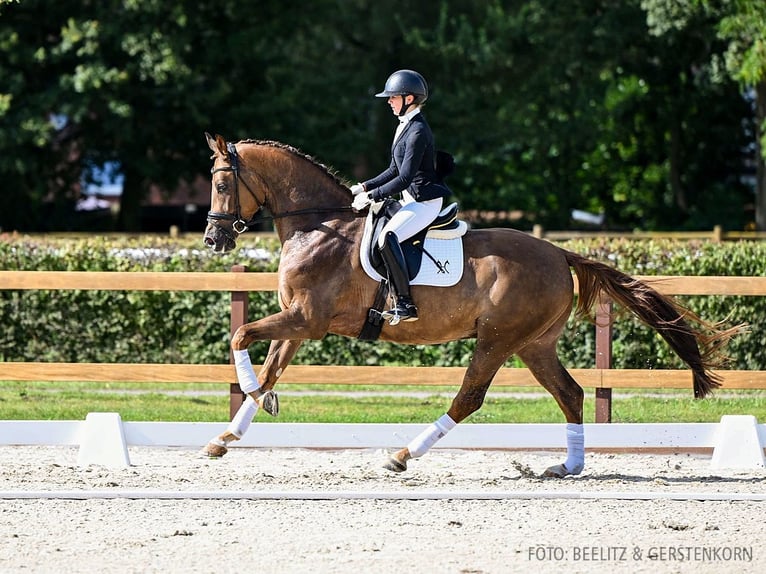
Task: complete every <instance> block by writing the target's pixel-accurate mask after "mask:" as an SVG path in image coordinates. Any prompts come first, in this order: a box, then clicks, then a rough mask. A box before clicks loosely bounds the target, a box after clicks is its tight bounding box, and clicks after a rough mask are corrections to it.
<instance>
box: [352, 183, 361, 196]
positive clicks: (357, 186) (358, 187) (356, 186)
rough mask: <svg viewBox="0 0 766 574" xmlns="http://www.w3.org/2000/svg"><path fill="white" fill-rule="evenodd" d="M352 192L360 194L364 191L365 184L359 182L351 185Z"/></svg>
mask: <svg viewBox="0 0 766 574" xmlns="http://www.w3.org/2000/svg"><path fill="white" fill-rule="evenodd" d="M351 193H353V194H354V196H357V195H359V194H360V193H364V186H363V185H362V184H361V183H357V184H354V185H352V186H351Z"/></svg>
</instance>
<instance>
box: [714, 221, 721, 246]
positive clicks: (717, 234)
mask: <svg viewBox="0 0 766 574" xmlns="http://www.w3.org/2000/svg"><path fill="white" fill-rule="evenodd" d="M721 241H723V227H721V226H720V225H716V226H715V227H713V243H721Z"/></svg>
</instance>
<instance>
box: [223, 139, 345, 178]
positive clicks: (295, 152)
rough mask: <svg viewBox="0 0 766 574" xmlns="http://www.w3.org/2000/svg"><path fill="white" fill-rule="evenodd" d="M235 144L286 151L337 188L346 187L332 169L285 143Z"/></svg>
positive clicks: (251, 141) (255, 141)
mask: <svg viewBox="0 0 766 574" xmlns="http://www.w3.org/2000/svg"><path fill="white" fill-rule="evenodd" d="M237 143H241V144H253V145H261V146H268V147H275V148H277V149H283V150H285V151H287V152H289V153H291V154H293V155H296V156H298V157H300V158H302V159H304V160H306V161H307V162H309V163H310V164H311V165H313V166H314V167H316V168H318V169H319V170H320V171H322V172H323V173H325V174H327V176H328V177H329V178H330V179H332V180H333V181H334V182H335V183H336V184H338V185H339V186H341V187H348V182H346V181H345V180H344V179H343V178H341V177H340V176H339V175H338V174H337V172H336V171H335V170H334V169H333V168H331V167H328V166H326V165H325V164H323V163H321V162H319V161H317V160H316V159H315V158H314V157H312V156H310V155H309V154H307V153H304V152H302V151H301V150H299V149H298V148H295V147H293V146H291V145H288V144H285V143H282V142H278V141H273V140H252V139H250V140H240V141H239V142H237Z"/></svg>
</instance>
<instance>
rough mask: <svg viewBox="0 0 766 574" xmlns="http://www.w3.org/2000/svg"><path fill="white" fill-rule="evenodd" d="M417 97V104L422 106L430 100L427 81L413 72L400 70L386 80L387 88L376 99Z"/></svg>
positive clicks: (376, 95)
mask: <svg viewBox="0 0 766 574" xmlns="http://www.w3.org/2000/svg"><path fill="white" fill-rule="evenodd" d="M410 94H411V95H413V96H415V102H414V103H415V104H422V103H423V102H425V101H426V100H427V99H428V84H426V79H425V78H424V77H423V76H421V75H420V74H418V73H417V72H415V71H413V70H398V71H396V72H394V73H393V74H391V75H390V76H389V77H388V79H387V80H386V86H385V87H384V88H383V91H382V92H380V93H379V94H375V97H376V98H388V97H391V96H407V95H410Z"/></svg>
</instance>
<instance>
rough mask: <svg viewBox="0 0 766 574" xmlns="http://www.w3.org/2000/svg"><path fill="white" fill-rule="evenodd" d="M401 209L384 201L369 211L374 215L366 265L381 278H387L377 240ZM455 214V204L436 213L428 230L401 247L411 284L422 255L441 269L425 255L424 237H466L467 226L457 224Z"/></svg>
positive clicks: (438, 265) (406, 241)
mask: <svg viewBox="0 0 766 574" xmlns="http://www.w3.org/2000/svg"><path fill="white" fill-rule="evenodd" d="M401 207H402V204H401V203H399V202H398V201H396V200H395V199H391V198H387V199H385V200H383V202H382V205H381V206H380V207H379V209H377V212H375V211H374V210H372V209H371V210H370V211H373V214H372V234H371V235H370V242H369V245H368V249H369V261H370V264H371V265H372V267H373V269H375V271H377V272H378V273H379V274H380V275H381V276H383V277H385V276H386V267H385V265H384V264H383V258H382V257H381V255H380V250H379V249H378V237H379V236H380V232H381V230H382V229H383V227H384V226H385V225H386V223H388V221H389V220H390V219H391V218H392V217H393V216H394V215H395V214H396V212H397V211H399V209H401ZM457 211H458V204H457V203H451V204H450V205H448V206H447V207H445V208H444V209H442V210H441V212H439V215H437V216H436V219H434V220H433V221H432V222H431V224H430V225H429V226H428V227H426V228H425V229H423V230H421V231H420V232H418V233H417V234H416V235H413V236H412V237H410V238H409V239H405V240H404V241H402V242H401V243H400V245H401V246H402V253H404V259H405V261H406V262H407V272H408V274H409V277H410V281H412V280H413V279H414V278H415V277H417V275H418V272H419V271H420V268H421V265H422V263H423V256H424V255H425V256H427V257H431V259H432V261H433V263H434V265H436V267H437V268H441V266H442V265H443V264H442V263H441V262H439V261H438V260H436V259H433V257H432V256H431V255H430V254H429V253H428V252H427V251H426V249H425V238H426V236H427V235H430V236H432V237H434V236H435V237H439V238H442V239H449V238H452V237H460V236H462V235H463V234H464V233H465V231H466V229H467V226H466V224H465V223H464V222H462V221H458V219H457ZM464 228H465V229H464Z"/></svg>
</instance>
